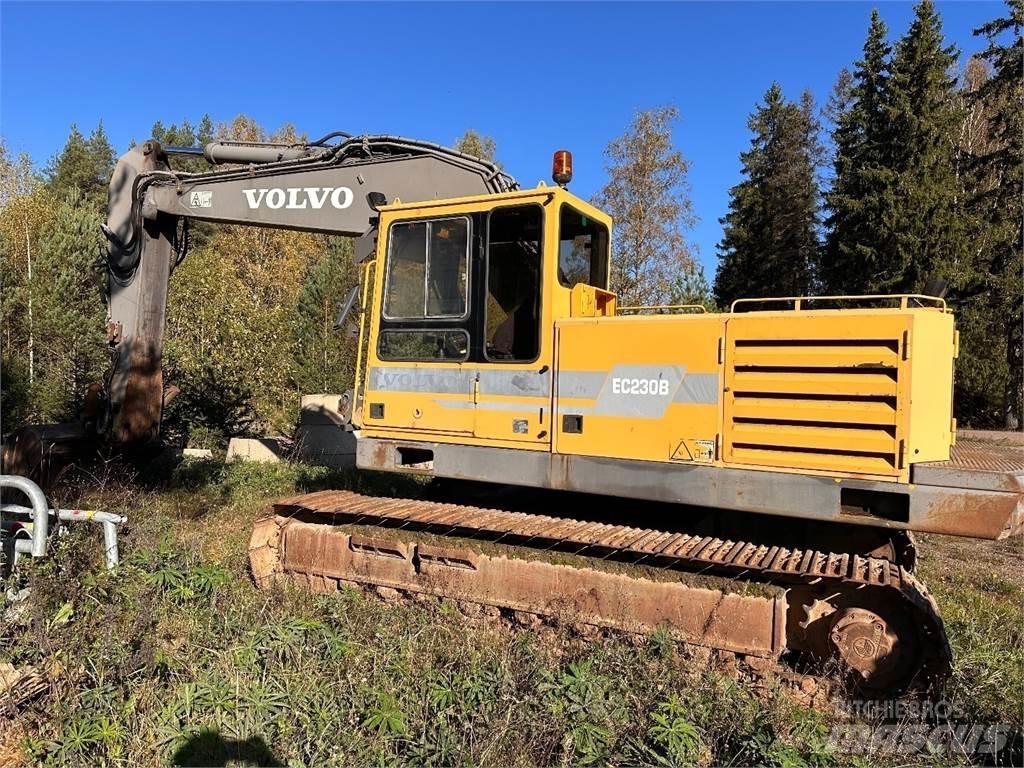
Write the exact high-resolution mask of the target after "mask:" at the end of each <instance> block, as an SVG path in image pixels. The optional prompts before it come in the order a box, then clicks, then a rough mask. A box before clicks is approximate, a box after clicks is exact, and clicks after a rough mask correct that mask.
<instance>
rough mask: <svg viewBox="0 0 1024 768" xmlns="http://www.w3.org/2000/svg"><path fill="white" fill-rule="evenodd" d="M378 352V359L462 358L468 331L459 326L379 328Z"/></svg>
mask: <svg viewBox="0 0 1024 768" xmlns="http://www.w3.org/2000/svg"><path fill="white" fill-rule="evenodd" d="M378 354H379V355H380V359H381V360H421V361H422V360H465V359H466V358H467V357H468V356H469V334H468V333H466V332H465V331H464V330H462V329H461V328H459V329H453V330H450V331H449V330H445V331H440V330H437V331H435V330H430V331H421V330H397V331H382V332H381V334H380V347H379V349H378Z"/></svg>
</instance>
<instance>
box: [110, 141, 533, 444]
mask: <svg viewBox="0 0 1024 768" xmlns="http://www.w3.org/2000/svg"><path fill="white" fill-rule="evenodd" d="M333 137H341V138H342V141H341V142H340V143H337V144H333V145H327V144H326V140H328V139H329V138H333ZM200 153H201V154H203V155H204V156H205V157H206V159H207V160H208V161H209V162H211V163H214V164H222V163H224V164H231V165H230V167H226V168H223V169H216V170H213V171H209V172H204V173H181V172H176V171H174V170H173V169H172V167H171V163H170V160H169V156H173V155H174V154H200ZM517 187H518V185H517V184H516V182H515V180H514V179H512V178H511V177H510V176H508V175H507V174H505V173H503V172H502V171H501V170H500V169H498V168H497V166H495V165H493V164H492V163H488V162H486V161H483V160H480V159H478V158H476V157H472V156H470V155H466V154H463V153H461V152H456V151H454V150H451V149H447V148H445V147H442V146H439V145H437V144H430V143H427V142H420V141H414V140H411V139H405V138H401V137H398V136H370V135H367V136H355V137H351V136H348V135H347V134H341V133H335V134H329V135H328V136H327V137H324V139H321V140H320V141H317V142H313V143H311V144H266V143H246V142H217V143H213V144H208V145H207V146H206V147H205V148H203V149H202V150H199V149H193V148H173V147H166V148H165V147H162V146H161V145H160V144H159V143H158V142H156V141H146V142H144V143H142V144H140V145H138V146H136V147H133V148H132V149H131V150H129V151H128V152H127V153H126V154H124V155H123V156H122V157H121V158H120V159H119V160H118V162H117V165H116V167H115V169H114V174H113V176H112V178H111V182H110V191H109V196H108V215H107V222H106V224H105V225H104V227H103V230H104V233H105V234H106V236H107V240H108V248H107V271H108V283H107V286H108V325H107V338H108V341H109V344H110V348H111V355H112V365H111V370H110V376H109V379H108V381H107V385H106V408H104V409H103V411H104V413H105V418H103V419H102V420H101V424H100V428H101V429H102V430H103V431H105V432H107V433H108V434H109V436H110V438H111V440H112V441H113V442H114V443H116V444H120V445H133V444H140V443H145V442H149V441H152V440H154V439H155V438H156V437H157V435H158V434H159V429H160V418H161V411H162V407H163V375H162V371H161V352H162V340H163V333H164V326H165V321H166V313H167V312H166V310H167V290H168V283H169V279H170V275H171V272H172V271H173V269H174V267H175V265H176V264H177V263H179V262H180V261H181V259H182V258H184V256H185V252H186V250H187V240H188V238H187V226H188V222H189V221H190V220H192V219H195V220H201V221H210V222H220V223H230V224H245V225H250V226H257V227H275V228H281V229H293V230H299V231H306V232H321V233H326V234H335V235H344V236H348V237H358V238H361V240H360V241H359V243H358V244H357V248H356V254H357V258H360V257H364V256H365V255H366V254H368V253H369V252H370V249H371V247H372V242H373V239H374V227H373V221H374V220H375V217H376V210H375V209H376V207H377V206H378V205H380V204H382V203H383V202H384V201H393V200H395V199H401V200H403V201H405V202H416V201H420V200H431V199H439V198H452V197H464V196H469V195H479V194H487V193H500V192H506V191H510V190H513V189H516V188H517Z"/></svg>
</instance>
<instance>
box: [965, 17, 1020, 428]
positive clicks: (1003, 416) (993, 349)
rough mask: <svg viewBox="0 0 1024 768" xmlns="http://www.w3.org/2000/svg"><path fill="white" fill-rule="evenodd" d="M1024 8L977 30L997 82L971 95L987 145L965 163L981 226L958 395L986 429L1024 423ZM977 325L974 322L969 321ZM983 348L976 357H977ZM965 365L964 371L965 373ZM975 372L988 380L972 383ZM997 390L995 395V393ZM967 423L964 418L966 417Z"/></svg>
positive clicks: (973, 217)
mask: <svg viewBox="0 0 1024 768" xmlns="http://www.w3.org/2000/svg"><path fill="white" fill-rule="evenodd" d="M1022 29H1024V2H1022V0H1010V2H1008V4H1007V14H1006V16H1004V17H1002V18H999V19H995V20H994V21H991V22H989V23H987V24H984V25H983V26H981V27H979V28H978V29H977V30H975V34H976V35H979V36H981V37H983V38H984V39H985V41H986V47H985V49H984V50H983V51H982V52H981V54H980V57H981V59H983V60H984V61H985V62H986V63H987V65H988V66H989V68H990V70H991V76H990V77H988V79H987V80H984V81H983V82H981V83H980V85H979V86H978V87H977V88H976V89H975V90H974V91H973V93H972V94H969V96H970V98H971V99H972V100H973V101H974V102H975V105H976V106H977V107H978V108H979V110H980V113H981V115H982V116H983V119H984V125H983V130H984V131H985V136H984V140H983V141H982V142H979V144H980V146H979V147H978V148H977V149H976V150H975V151H972V152H971V157H970V158H969V162H968V163H967V169H968V173H967V177H968V186H969V191H970V199H969V201H968V205H969V208H970V214H971V220H972V223H973V224H974V226H975V227H976V229H975V231H974V233H973V234H974V236H973V238H972V244H973V245H974V251H975V253H976V258H975V262H974V277H975V280H974V291H973V294H974V295H973V296H972V297H971V305H972V306H971V312H970V313H969V315H968V317H967V318H964V319H967V320H968V321H969V322H967V323H965V322H964V320H958V322H959V324H960V326H961V328H962V335H963V344H962V345H961V346H962V348H964V350H965V353H966V356H967V357H968V358H971V357H975V356H977V357H978V358H979V360H978V361H977V362H978V363H980V364H978V365H970V364H969V365H968V366H967V367H968V369H969V370H967V371H966V372H965V373H963V374H961V376H960V378H962V379H964V378H965V379H967V380H968V384H974V385H976V386H969V387H968V388H967V391H965V392H963V397H958V400H959V401H960V402H959V403H958V405H960V406H961V412H963V414H964V416H967V417H969V418H970V417H973V419H974V420H975V421H977V422H978V423H981V424H985V423H992V424H994V425H997V426H1006V427H1010V428H1016V429H1020V428H1021V426H1022V425H1024V418H1022V412H1021V411H1022V399H1024V396H1022V388H1024V387H1022V384H1024V383H1022V376H1024V356H1022V349H1024V340H1022V326H1024V316H1022V294H1024V285H1022V276H1024V250H1022V249H1024V232H1022V222H1024V82H1022V79H1021V73H1022V71H1024V41H1022V38H1021V32H1022ZM970 321H973V322H970ZM975 349H977V354H975ZM964 368H965V366H964V365H963V361H962V363H961V365H960V366H959V369H960V370H961V371H963V370H964ZM974 369H978V370H981V371H984V374H985V375H984V376H983V377H980V378H979V377H973V378H972V377H971V376H970V375H969V374H970V373H971V371H973V370H974ZM993 387H994V388H995V389H996V391H995V392H993V391H991V389H992V388H993ZM961 418H963V416H961Z"/></svg>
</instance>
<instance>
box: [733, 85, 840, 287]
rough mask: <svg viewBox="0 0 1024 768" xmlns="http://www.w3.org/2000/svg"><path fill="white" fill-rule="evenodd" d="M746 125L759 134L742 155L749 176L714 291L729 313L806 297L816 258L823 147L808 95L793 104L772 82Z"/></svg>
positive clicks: (738, 192)
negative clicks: (750, 302) (758, 301)
mask: <svg viewBox="0 0 1024 768" xmlns="http://www.w3.org/2000/svg"><path fill="white" fill-rule="evenodd" d="M747 125H748V126H749V128H750V130H751V132H752V133H753V134H754V135H753V138H752V140H751V145H750V149H749V150H748V151H746V152H744V153H742V154H741V155H740V160H741V163H742V172H743V175H744V176H745V178H744V180H743V181H741V182H740V183H739V184H737V185H736V186H735V187H733V188H732V189H731V190H730V201H729V212H728V213H727V214H726V215H725V217H724V218H723V219H722V220H721V222H722V225H723V227H724V234H723V237H722V240H721V242H720V243H719V245H718V258H719V264H718V272H717V274H716V275H715V287H714V291H715V298H716V300H717V301H718V303H719V305H720V306H723V307H726V306H728V305H729V304H730V303H731V302H732V301H733V300H735V299H737V298H742V297H745V296H746V297H762V296H798V295H804V294H807V293H808V292H810V290H811V289H812V287H813V280H814V268H815V264H816V262H817V259H818V248H819V243H818V226H819V221H818V210H819V191H818V179H817V169H818V166H819V164H820V162H821V153H822V149H821V145H820V142H819V140H818V124H817V120H816V119H815V116H814V105H813V101H812V100H811V97H810V94H806V93H805V94H804V95H803V97H802V98H801V102H800V104H794V103H792V102H787V101H786V100H785V98H784V97H783V94H782V89H781V88H780V87H779V85H778V84H777V83H773V84H772V86H771V87H770V88H769V89H768V91H767V93H765V96H764V104H763V105H759V106H758V107H757V108H756V109H755V110H754V113H753V114H752V115H751V116H750V119H749V121H748V123H747Z"/></svg>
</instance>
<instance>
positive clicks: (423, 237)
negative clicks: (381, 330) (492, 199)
mask: <svg viewBox="0 0 1024 768" xmlns="http://www.w3.org/2000/svg"><path fill="white" fill-rule="evenodd" d="M468 284H469V219H467V218H464V217H459V218H451V219H435V220H433V221H413V222H404V223H398V224H393V225H392V226H391V241H390V244H389V250H388V277H387V291H386V292H385V294H384V316H385V317H386V318H388V319H403V320H422V319H429V318H451V317H462V316H464V315H465V314H466V296H467V295H468Z"/></svg>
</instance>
